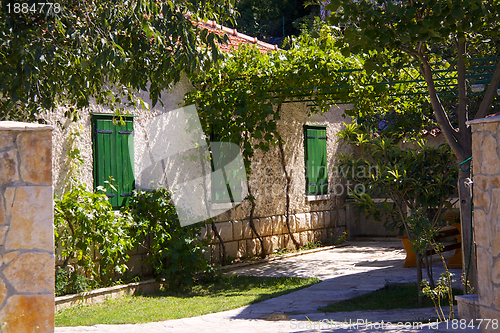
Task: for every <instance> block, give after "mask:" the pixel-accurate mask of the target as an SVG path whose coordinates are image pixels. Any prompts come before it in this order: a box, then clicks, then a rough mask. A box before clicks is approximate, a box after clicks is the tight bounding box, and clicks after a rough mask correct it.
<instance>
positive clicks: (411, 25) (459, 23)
mask: <svg viewBox="0 0 500 333" xmlns="http://www.w3.org/2000/svg"><path fill="white" fill-rule="evenodd" d="M326 9H327V10H328V11H329V12H330V14H329V17H328V18H327V19H328V21H329V23H331V24H333V25H336V26H339V27H342V29H343V34H342V38H341V39H339V46H340V47H342V49H343V52H344V53H345V54H348V53H354V54H357V53H364V54H367V55H369V61H367V63H366V66H367V68H368V69H371V70H377V69H383V68H387V67H391V68H401V67H400V66H401V64H402V63H405V62H412V61H413V62H414V63H415V64H416V67H417V68H420V71H421V74H422V76H423V78H424V79H425V82H426V86H427V95H428V96H429V99H430V104H431V106H432V109H433V111H434V116H435V119H436V121H437V123H438V124H439V127H440V128H441V130H442V131H443V133H444V135H445V137H446V140H447V141H448V143H449V144H450V146H451V148H452V149H453V151H454V152H455V154H456V155H457V157H458V158H459V159H460V160H465V159H466V158H468V157H470V156H471V133H470V129H468V128H467V126H466V124H465V122H466V120H467V119H469V118H471V116H470V112H469V101H468V93H469V94H470V90H468V82H467V81H468V80H467V78H466V72H467V70H468V68H470V66H471V63H472V61H471V60H472V58H474V57H476V58H477V57H481V56H498V55H500V52H499V49H498V43H497V42H495V41H497V40H498V35H499V29H498V26H499V24H500V2H499V1H497V0H490V1H479V0H469V1H453V2H452V1H437V0H417V1H413V0H412V1H382V0H380V1H370V0H361V1H350V0H334V1H331V2H330V3H329V4H328V5H327V6H326ZM398 66H399V67H398ZM450 66H455V70H456V73H457V74H456V81H455V82H453V83H452V84H456V91H457V95H458V103H452V104H454V105H455V107H454V108H453V107H449V108H447V106H449V105H446V103H443V99H442V98H440V96H439V89H438V88H437V87H438V85H437V84H436V83H435V80H436V77H437V75H438V74H437V72H438V71H440V70H443V69H447V68H449V67H450ZM491 72H492V73H493V75H492V76H491V77H489V78H488V82H486V83H487V84H488V87H487V89H486V93H485V95H484V98H483V99H482V101H481V102H480V103H479V105H478V106H477V110H474V111H475V112H473V114H475V117H476V118H480V117H484V116H486V115H487V114H488V113H489V112H491V105H492V102H493V99H494V98H495V96H496V90H497V86H498V82H499V80H500V61H499V60H496V64H495V66H494V68H493V70H492V71H491ZM451 109H453V110H456V114H457V122H456V125H455V126H454V124H452V122H451V120H450V119H451V118H452V117H451V115H450V114H451V111H452V110H451Z"/></svg>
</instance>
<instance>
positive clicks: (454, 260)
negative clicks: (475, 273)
mask: <svg viewBox="0 0 500 333" xmlns="http://www.w3.org/2000/svg"><path fill="white" fill-rule="evenodd" d="M438 232H439V235H437V236H436V237H434V239H435V240H437V241H438V240H441V239H444V238H448V237H452V236H455V237H456V239H457V243H454V244H448V245H446V246H444V248H443V250H442V251H441V252H448V251H453V250H455V254H454V255H453V257H451V258H450V259H449V260H448V263H447V265H448V268H462V243H461V236H460V232H461V230H460V224H459V223H452V225H449V226H446V227H442V228H440V229H439V230H438ZM401 241H402V242H403V246H404V248H405V251H406V258H405V263H404V267H416V266H417V255H416V253H415V252H414V251H413V250H412V248H411V243H410V242H409V240H408V238H402V239H401ZM433 254H436V252H435V251H434V250H428V251H427V255H433Z"/></svg>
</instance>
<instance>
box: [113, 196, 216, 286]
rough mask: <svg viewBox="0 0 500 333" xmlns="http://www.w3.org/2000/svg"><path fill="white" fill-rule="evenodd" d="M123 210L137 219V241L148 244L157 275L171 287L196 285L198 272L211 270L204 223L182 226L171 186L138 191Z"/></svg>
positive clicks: (133, 228)
mask: <svg viewBox="0 0 500 333" xmlns="http://www.w3.org/2000/svg"><path fill="white" fill-rule="evenodd" d="M122 214H124V215H129V216H131V217H132V219H133V220H134V225H133V227H132V235H133V237H134V238H135V241H136V243H137V244H142V246H144V247H146V248H147V250H148V257H147V258H148V259H147V261H148V263H149V264H151V265H152V266H153V269H154V274H155V277H156V278H157V279H162V278H164V279H165V281H166V283H167V285H168V286H169V287H178V286H180V285H192V284H193V282H194V278H195V275H196V274H197V273H198V272H208V271H211V266H210V264H209V262H208V260H206V258H205V252H206V251H207V240H201V239H200V224H197V225H190V226H185V227H181V225H180V223H179V219H178V217H177V215H176V211H175V207H174V206H173V204H172V203H171V202H170V193H169V192H168V191H167V190H165V189H159V190H154V191H134V194H133V196H132V197H131V198H130V202H129V206H128V207H127V208H126V209H123V210H122Z"/></svg>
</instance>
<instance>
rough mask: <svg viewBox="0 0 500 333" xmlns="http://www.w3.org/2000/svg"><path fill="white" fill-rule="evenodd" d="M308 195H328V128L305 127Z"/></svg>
mask: <svg viewBox="0 0 500 333" xmlns="http://www.w3.org/2000/svg"><path fill="white" fill-rule="evenodd" d="M304 145H305V162H306V195H323V194H328V172H327V169H326V160H327V158H326V127H324V126H322V127H319V126H305V127H304Z"/></svg>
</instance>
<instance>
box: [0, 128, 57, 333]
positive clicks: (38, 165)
mask: <svg viewBox="0 0 500 333" xmlns="http://www.w3.org/2000/svg"><path fill="white" fill-rule="evenodd" d="M51 131H52V127H51V126H46V125H38V124H27V123H17V122H8V121H5V122H0V258H1V261H0V263H1V266H0V327H1V330H2V332H5V333H8V332H53V331H54V229H53V208H52V207H53V201H52V198H53V195H52V157H51V156H52V134H51Z"/></svg>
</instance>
